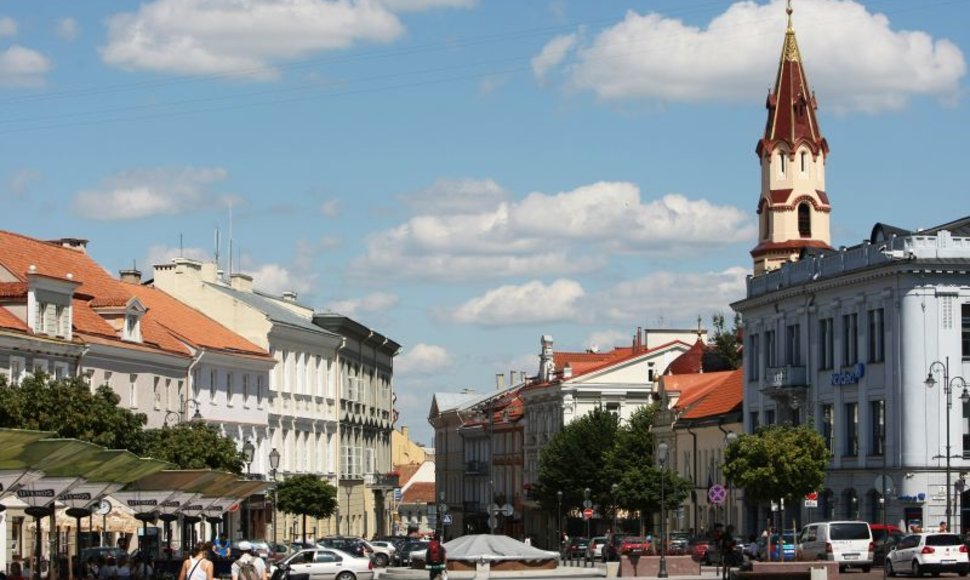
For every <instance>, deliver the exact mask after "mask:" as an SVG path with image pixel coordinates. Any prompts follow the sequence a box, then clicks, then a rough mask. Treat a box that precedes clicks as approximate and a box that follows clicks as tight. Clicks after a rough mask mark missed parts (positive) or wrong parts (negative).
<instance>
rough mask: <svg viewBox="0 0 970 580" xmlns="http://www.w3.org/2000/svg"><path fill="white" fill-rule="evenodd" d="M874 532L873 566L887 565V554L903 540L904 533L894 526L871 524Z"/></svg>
mask: <svg viewBox="0 0 970 580" xmlns="http://www.w3.org/2000/svg"><path fill="white" fill-rule="evenodd" d="M869 529H871V530H872V544H873V550H872V564H873V565H874V566H882V565H883V564H885V563H886V554H888V553H889V550H891V549H892V547H893V546H895V545H896V544H897V543H898V542H899V540H901V539H903V535H904V534H903V532H902V530H900V529H899V528H898V527H896V526H894V525H892V524H869Z"/></svg>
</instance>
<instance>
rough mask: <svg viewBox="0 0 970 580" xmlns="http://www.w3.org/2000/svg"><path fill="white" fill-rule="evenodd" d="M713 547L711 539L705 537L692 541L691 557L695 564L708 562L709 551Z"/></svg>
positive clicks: (690, 547)
mask: <svg viewBox="0 0 970 580" xmlns="http://www.w3.org/2000/svg"><path fill="white" fill-rule="evenodd" d="M710 547H711V539H710V538H704V537H697V538H694V539H693V540H691V542H690V546H689V548H688V549H689V551H690V557H691V559H692V560H694V561H695V562H706V561H707V550H708V549H710Z"/></svg>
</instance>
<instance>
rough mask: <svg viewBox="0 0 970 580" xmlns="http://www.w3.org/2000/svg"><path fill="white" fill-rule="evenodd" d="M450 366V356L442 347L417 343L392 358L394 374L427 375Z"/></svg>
mask: <svg viewBox="0 0 970 580" xmlns="http://www.w3.org/2000/svg"><path fill="white" fill-rule="evenodd" d="M451 365H452V359H451V354H450V353H449V352H448V351H447V350H446V349H445V348H444V347H440V346H437V345H434V344H425V343H422V342H419V343H418V344H416V345H414V346H413V347H411V348H410V349H407V348H405V349H404V352H403V353H401V354H400V355H398V356H397V357H395V358H394V374H395V375H397V374H398V373H400V374H413V375H429V374H432V373H437V372H441V371H443V370H446V369H448V368H449V367H451Z"/></svg>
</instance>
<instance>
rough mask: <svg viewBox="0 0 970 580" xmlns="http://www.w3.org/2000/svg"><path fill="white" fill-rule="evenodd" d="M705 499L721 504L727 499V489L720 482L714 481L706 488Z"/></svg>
mask: <svg viewBox="0 0 970 580" xmlns="http://www.w3.org/2000/svg"><path fill="white" fill-rule="evenodd" d="M707 499H709V500H710V502H711V503H713V504H717V505H721V504H722V503H724V500H726V499H727V489H725V487H724V486H723V485H721V484H720V483H715V484H714V485H712V486H711V488H710V489H709V490H707Z"/></svg>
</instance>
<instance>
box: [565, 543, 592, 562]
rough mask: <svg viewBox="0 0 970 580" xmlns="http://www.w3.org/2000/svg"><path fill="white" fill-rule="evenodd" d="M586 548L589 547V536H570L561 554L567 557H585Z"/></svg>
mask: <svg viewBox="0 0 970 580" xmlns="http://www.w3.org/2000/svg"><path fill="white" fill-rule="evenodd" d="M587 548H589V538H570V539H569V544H567V545H566V550H565V552H564V553H563V556H564V557H566V558H569V559H579V558H585V557H586V550H587Z"/></svg>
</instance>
